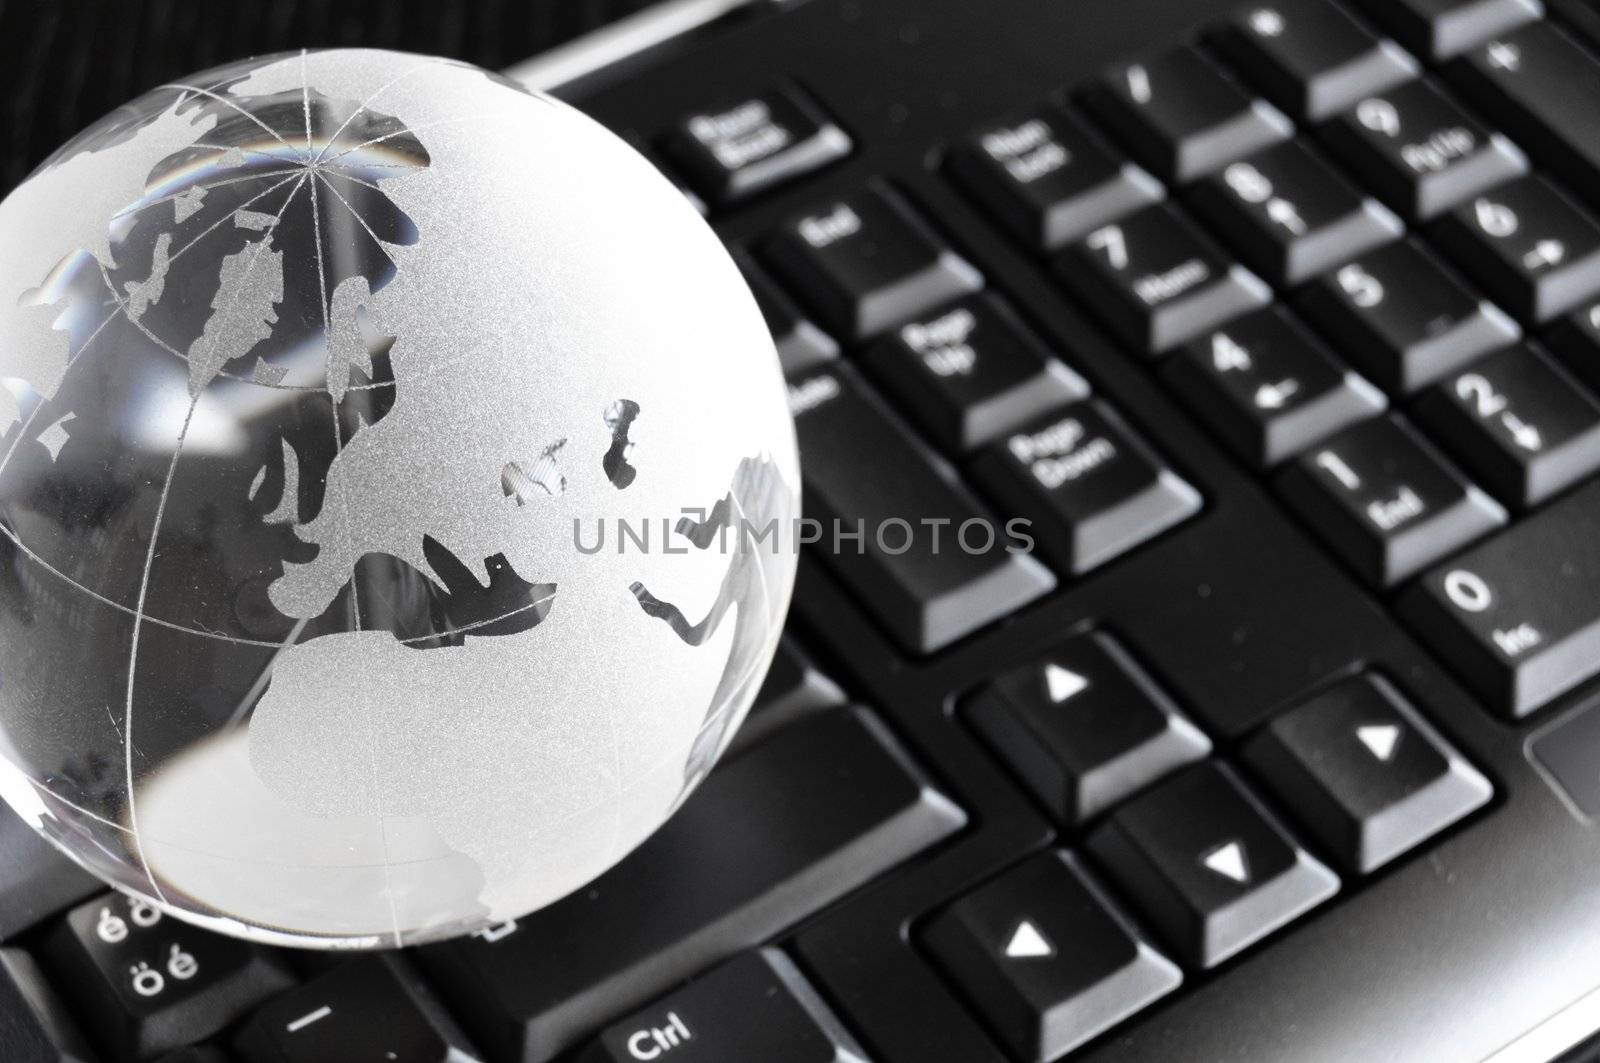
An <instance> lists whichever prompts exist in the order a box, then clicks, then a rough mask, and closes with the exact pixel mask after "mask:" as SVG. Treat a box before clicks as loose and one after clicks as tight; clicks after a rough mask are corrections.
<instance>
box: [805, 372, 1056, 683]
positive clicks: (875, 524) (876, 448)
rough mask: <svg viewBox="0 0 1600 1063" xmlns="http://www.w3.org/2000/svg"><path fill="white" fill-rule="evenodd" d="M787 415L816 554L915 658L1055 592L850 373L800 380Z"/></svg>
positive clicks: (945, 468)
mask: <svg viewBox="0 0 1600 1063" xmlns="http://www.w3.org/2000/svg"><path fill="white" fill-rule="evenodd" d="M789 406H790V409H791V411H792V412H793V413H794V416H795V431H796V433H797V435H798V437H799V441H800V454H801V460H802V461H803V462H804V463H805V468H806V476H805V487H804V495H805V499H804V501H805V512H806V516H808V517H810V518H813V519H815V520H816V521H818V522H819V523H818V528H819V535H820V539H819V540H818V542H817V543H816V546H817V549H818V550H819V552H820V553H821V555H822V558H823V560H824V561H825V562H826V563H827V564H828V565H829V566H830V567H831V568H832V569H833V570H834V571H835V572H836V573H837V574H838V575H839V577H840V578H841V579H842V580H843V581H844V582H845V583H846V584H847V585H848V586H849V587H850V588H851V589H852V590H853V591H854V592H855V593H856V594H857V595H858V596H859V597H860V599H861V600H862V601H863V602H864V603H865V604H866V606H867V608H868V609H870V610H871V611H872V612H873V614H874V615H875V616H876V617H877V619H878V620H879V621H880V622H881V623H882V624H883V625H884V627H886V628H887V629H888V630H889V632H890V634H892V635H893V636H894V637H895V638H896V639H897V640H898V641H899V642H900V643H901V645H902V646H904V647H905V648H906V649H907V650H909V651H910V652H912V653H931V652H933V651H934V650H937V649H940V648H942V647H944V646H946V645H948V644H949V643H951V642H954V641H955V640H956V639H959V638H961V637H962V636H964V635H967V634H970V633H971V632H973V631H975V630H977V629H978V628H980V627H983V626H984V625H985V624H988V623H990V622H992V621H994V620H997V619H999V618H1000V617H1002V616H1004V615H1006V614H1007V613H1010V612H1013V611H1014V610H1016V609H1018V608H1020V607H1021V606H1023V605H1025V604H1027V603H1028V602H1030V601H1033V600H1034V599H1035V598H1038V597H1039V596H1040V595H1042V594H1045V593H1046V592H1048V591H1050V590H1051V589H1052V588H1054V586H1055V577H1054V576H1053V575H1051V573H1050V571H1049V570H1048V569H1046V568H1045V567H1044V566H1043V565H1041V564H1040V563H1039V562H1038V561H1036V560H1034V559H1033V558H1032V557H1029V556H1027V555H1026V554H1024V553H1019V552H1012V551H1011V550H1010V549H1009V548H1010V547H1011V546H1012V545H1013V544H1012V542H1011V540H1010V537H1009V534H1008V530H1007V529H1006V528H1005V527H1004V526H1003V524H1002V522H1001V521H999V520H998V519H996V518H995V517H994V515H993V514H992V513H991V512H990V511H989V510H988V509H987V508H986V507H985V506H984V505H983V504H982V503H980V502H979V501H978V500H977V499H976V498H974V497H973V495H972V493H971V492H970V491H968V490H967V488H966V486H965V485H963V484H962V483H961V482H960V480H959V479H958V478H957V476H956V473H955V471H954V470H953V469H951V468H950V466H949V465H948V464H946V463H945V461H944V460H943V459H942V458H940V457H939V456H938V455H936V454H934V453H932V452H931V451H929V450H928V449H927V448H926V447H925V446H924V445H923V444H922V443H921V442H920V441H919V440H918V439H917V438H916V437H915V436H914V435H913V434H912V433H911V431H910V430H909V429H908V428H906V426H905V425H904V424H903V423H902V422H901V421H900V419H899V417H898V415H896V414H895V413H894V412H893V411H892V410H890V409H889V408H888V406H886V405H885V404H884V403H883V401H882V400H881V399H879V398H878V397H877V396H876V395H874V394H873V393H872V391H871V390H870V389H869V388H868V387H867V386H866V385H865V384H863V383H862V382H861V380H860V378H859V377H857V376H856V375H855V373H854V372H853V371H852V370H851V369H850V368H849V367H847V366H839V367H838V368H835V369H830V370H825V371H819V372H816V373H812V374H809V375H806V376H802V377H798V378H795V379H793V380H791V381H790V384H789ZM935 536H938V538H937V539H935Z"/></svg>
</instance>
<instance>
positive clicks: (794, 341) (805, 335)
mask: <svg viewBox="0 0 1600 1063" xmlns="http://www.w3.org/2000/svg"><path fill="white" fill-rule="evenodd" d="M734 261H735V262H737V263H738V264H739V271H740V272H741V273H743V274H744V279H745V283H746V284H748V285H749V286H750V294H751V295H753V296H755V299H756V306H758V307H760V308H761V316H762V317H763V318H765V319H766V322H767V330H768V331H769V332H771V333H772V345H773V346H774V347H776V348H777V351H778V363H779V364H780V365H782V366H783V371H784V372H785V373H803V372H805V371H806V370H808V369H814V368H816V367H817V366H819V365H821V364H823V363H824V362H831V361H832V360H833V359H835V358H837V357H839V345H838V344H837V343H835V342H834V341H833V337H832V336H829V335H828V334H827V333H826V332H823V331H822V330H821V329H819V328H818V327H817V326H816V325H814V324H812V322H811V319H810V318H808V317H806V316H805V314H804V313H802V312H801V310H800V308H799V307H798V306H795V305H794V300H793V299H790V298H789V296H788V295H787V294H786V293H785V292H784V291H783V290H782V289H781V288H779V287H778V286H777V285H776V284H773V283H772V281H771V279H770V278H768V276H767V275H766V274H765V273H764V272H762V270H761V268H760V267H759V266H757V265H756V264H755V263H754V262H751V261H750V260H749V259H748V258H745V257H744V256H742V255H741V256H737V257H736V258H735V259H734Z"/></svg>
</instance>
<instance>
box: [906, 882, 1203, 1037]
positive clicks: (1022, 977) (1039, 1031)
mask: <svg viewBox="0 0 1600 1063" xmlns="http://www.w3.org/2000/svg"><path fill="white" fill-rule="evenodd" d="M923 941H924V943H925V944H926V945H927V947H928V950H929V951H930V952H932V953H933V955H934V957H935V959H936V960H937V961H938V962H939V965H940V966H941V967H942V968H943V969H944V972H945V974H946V975H947V976H948V977H949V978H950V979H951V980H952V981H954V982H955V983H956V984H957V985H958V986H960V987H961V989H962V991H963V992H964V993H965V994H966V995H967V996H968V997H969V998H970V999H971V1000H972V1002H973V1003H974V1004H976V1005H977V1007H978V1010H979V1011H980V1012H981V1013H982V1014H983V1016H984V1018H985V1019H987V1020H988V1022H989V1025H990V1026H991V1027H993V1028H994V1030H995V1031H996V1032H997V1033H998V1034H999V1035H1000V1036H1001V1038H1002V1039H1003V1040H1004V1041H1005V1042H1006V1044H1007V1046H1008V1047H1009V1048H1010V1049H1011V1051H1012V1053H1013V1055H1014V1056H1015V1057H1016V1058H1018V1059H1021V1060H1026V1061H1028V1063H1049V1061H1050V1060H1054V1059H1057V1058H1059V1057H1060V1056H1062V1055H1063V1054H1064V1053H1066V1052H1069V1051H1071V1050H1072V1049H1073V1048H1076V1047H1077V1046H1078V1045H1080V1044H1082V1043H1083V1042H1085V1041H1087V1040H1089V1039H1090V1038H1092V1037H1095V1036H1096V1035H1098V1034H1100V1033H1102V1032H1103V1031H1105V1030H1107V1029H1110V1028H1111V1027H1112V1026H1115V1025H1116V1024H1117V1023H1119V1022H1121V1021H1122V1020H1123V1019H1126V1018H1127V1017H1128V1016H1130V1015H1132V1014H1134V1013H1135V1012H1137V1011H1139V1010H1140V1009H1141V1008H1143V1007H1145V1006H1146V1005H1148V1004H1150V1003H1152V1002H1154V1001H1156V1000H1159V999H1160V998H1161V997H1163V996H1166V995H1167V994H1168V993H1170V992H1172V991H1173V990H1174V989H1176V988H1177V987H1178V985H1179V983H1180V982H1182V981H1183V974H1182V972H1180V971H1179V970H1178V968H1177V966H1176V965H1174V964H1173V963H1172V962H1171V961H1170V960H1168V959H1167V958H1166V957H1165V956H1163V955H1161V953H1160V952H1158V951H1157V950H1156V949H1155V948H1154V947H1153V946H1152V945H1150V944H1149V943H1148V942H1147V941H1146V940H1145V939H1144V937H1143V935H1141V934H1140V932H1139V931H1138V930H1137V929H1136V928H1135V927H1134V926H1133V924H1132V923H1131V922H1130V921H1129V920H1128V919H1127V917H1126V916H1124V915H1123V914H1122V913H1121V912H1119V911H1118V910H1117V909H1116V907H1115V906H1114V905H1113V903H1112V902H1111V900H1110V899H1109V898H1108V897H1107V896H1106V895H1105V893H1104V891H1102V890H1101V888H1100V887H1099V886H1098V885H1096V884H1095V883H1094V881H1093V880H1092V879H1091V878H1090V877H1089V875H1088V873H1087V872H1086V871H1085V870H1084V868H1083V866H1082V864H1081V863H1080V862H1079V861H1078V859H1077V858H1076V857H1074V856H1072V855H1071V854H1069V853H1065V852H1046V853H1040V854H1038V855H1037V856H1033V857H1030V858H1029V859H1027V860H1026V861H1024V862H1023V863H1021V864H1019V865H1017V866H1016V867H1014V868H1012V869H1011V870H1010V871H1007V872H1006V873H1005V874H1003V875H1001V876H1000V877H999V878H996V879H993V880H991V881H989V882H987V883H985V884H983V885H982V886H980V887H978V888H977V889H976V890H973V891H972V892H971V893H968V894H967V895H966V896H964V897H961V898H960V899H958V900H957V901H955V903H953V904H951V905H950V906H949V907H948V908H946V909H945V910H944V911H942V912H940V913H939V914H938V915H937V916H935V917H934V919H933V920H932V921H931V922H929V924H928V927H927V929H926V931H924V933H923Z"/></svg>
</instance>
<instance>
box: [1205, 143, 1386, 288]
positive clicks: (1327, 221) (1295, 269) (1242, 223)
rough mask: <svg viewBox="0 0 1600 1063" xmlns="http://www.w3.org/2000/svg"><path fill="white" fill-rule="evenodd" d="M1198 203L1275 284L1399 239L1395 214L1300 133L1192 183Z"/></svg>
mask: <svg viewBox="0 0 1600 1063" xmlns="http://www.w3.org/2000/svg"><path fill="white" fill-rule="evenodd" d="M1193 195H1194V204H1195V207H1196V208H1197V209H1198V210H1199V211H1200V212H1201V213H1203V214H1204V215H1206V217H1207V218H1208V219H1209V220H1210V222H1211V223H1212V225H1213V226H1214V227H1216V228H1217V229H1219V230H1220V231H1221V232H1222V233H1223V235H1224V237H1225V238H1226V239H1227V240H1228V242H1229V243H1230V244H1231V245H1232V246H1233V247H1235V248H1236V249H1237V250H1238V251H1239V256H1240V257H1241V258H1242V259H1244V262H1245V265H1247V266H1249V267H1250V268H1251V269H1253V270H1255V271H1256V272H1257V273H1259V274H1261V275H1262V276H1264V277H1266V278H1267V279H1268V280H1270V281H1272V282H1273V283H1274V284H1277V285H1279V286H1280V287H1288V286H1291V285H1295V284H1299V283H1300V282H1301V281H1304V280H1307V279H1309V278H1311V277H1314V276H1316V275H1317V274H1318V273H1321V272H1323V271H1324V270H1328V269H1331V268H1332V267H1334V266H1337V265H1339V264H1340V263H1341V262H1345V261H1347V260H1349V259H1351V258H1354V257H1355V256H1356V255H1359V254H1361V253H1362V252H1363V251H1366V250H1369V249H1370V248H1373V247H1376V246H1378V245H1379V244H1385V243H1388V242H1389V241H1391V240H1394V239H1397V238H1398V237H1399V236H1400V234H1401V233H1402V232H1403V231H1404V226H1402V225H1401V223H1400V219H1399V218H1396V217H1395V216H1394V215H1393V214H1392V213H1390V211H1389V208H1387V207H1385V206H1383V205H1382V204H1380V203H1379V202H1378V201H1377V200H1375V199H1372V198H1370V197H1369V196H1366V195H1363V194H1362V193H1361V192H1358V191H1357V190H1356V189H1355V188H1354V186H1352V185H1351V184H1350V183H1349V182H1348V181H1346V180H1345V179H1344V178H1343V177H1340V176H1339V174H1338V173H1337V172H1335V171H1334V169H1333V168H1332V167H1331V166H1329V165H1328V164H1327V163H1326V162H1324V161H1323V160H1322V159H1321V158H1320V157H1318V156H1317V155H1316V154H1314V153H1313V152H1312V151H1311V150H1310V149H1309V148H1307V147H1306V146H1305V145H1304V144H1303V143H1301V142H1300V141H1298V140H1291V141H1287V142H1286V143H1283V144H1275V145H1273V146H1272V147H1270V148H1266V149H1264V150H1262V151H1259V152H1257V153H1256V154H1254V155H1251V156H1250V157H1248V158H1245V159H1240V160H1238V161H1236V162H1230V163H1229V164H1228V165H1226V166H1224V167H1223V168H1222V169H1221V170H1219V171H1217V172H1216V173H1214V174H1212V175H1211V176H1209V177H1207V178H1206V179H1205V180H1203V181H1201V182H1200V183H1199V184H1198V185H1196V186H1195V188H1194V193H1193Z"/></svg>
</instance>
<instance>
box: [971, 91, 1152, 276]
mask: <svg viewBox="0 0 1600 1063" xmlns="http://www.w3.org/2000/svg"><path fill="white" fill-rule="evenodd" d="M946 166H947V168H948V169H949V171H950V173H951V175H952V176H954V177H955V179H956V180H957V181H958V182H959V183H961V184H962V185H963V186H965V187H966V188H967V189H968V190H969V191H970V192H971V193H972V194H973V195H974V196H975V197H977V199H978V200H979V201H980V202H981V203H982V204H983V205H984V207H985V208H987V209H988V211H989V212H990V213H991V214H993V215H994V216H995V218H996V219H997V220H998V221H999V222H1000V223H1001V224H1002V225H1004V226H1005V227H1006V228H1008V229H1010V230H1011V231H1012V232H1013V233H1014V234H1015V235H1016V236H1018V237H1019V238H1021V239H1022V240H1023V241H1025V242H1026V243H1027V244H1028V245H1029V246H1030V247H1033V248H1035V249H1036V250H1040V251H1054V250H1056V249H1058V248H1060V247H1064V246H1065V245H1066V244H1068V243H1070V242H1071V241H1073V240H1076V239H1078V238H1079V237H1081V236H1082V235H1084V234H1085V233H1087V232H1088V231H1089V230H1090V229H1093V228H1095V227H1096V226H1099V225H1103V224H1104V223H1106V222H1108V221H1112V220H1114V219H1116V218H1120V217H1121V216H1122V215H1124V214H1128V213H1131V212H1133V211H1135V210H1137V209H1139V208H1140V207H1143V206H1146V205H1148V204H1150V203H1157V202H1160V201H1161V200H1162V199H1163V198H1164V197H1165V195H1166V192H1165V190H1164V189H1163V188H1162V187H1161V182H1159V181H1157V180H1156V179H1155V178H1154V177H1151V176H1150V175H1149V174H1148V173H1146V172H1145V171H1144V170H1142V169H1140V168H1139V167H1138V166H1135V165H1134V164H1133V163H1131V162H1127V161H1124V160H1122V159H1121V158H1119V157H1118V156H1117V155H1116V154H1115V153H1113V152H1112V151H1111V150H1110V149H1109V148H1107V147H1105V146H1104V145H1103V144H1102V143H1101V142H1100V140H1099V139H1098V138H1097V137H1096V136H1095V135H1094V134H1092V133H1090V132H1089V131H1088V129H1087V128H1085V127H1084V125H1083V124H1082V123H1081V122H1079V121H1078V120H1077V119H1076V118H1074V117H1072V116H1070V115H1068V114H1066V113H1065V112H1062V111H1059V110H1056V109H1055V108H1052V107H1042V108H1039V109H1038V110H1035V111H1033V112H1031V113H1029V114H1027V115H1024V116H1022V117H1020V118H1017V119H1015V120H1012V121H1007V122H1001V123H998V124H995V125H992V126H988V127H986V128H984V129H982V130H979V131H978V132H977V133H976V134H974V135H973V136H971V137H969V138H967V139H966V140H963V141H961V142H960V143H958V144H956V145H954V146H952V147H951V149H950V153H949V156H948V157H947V159H946Z"/></svg>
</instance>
